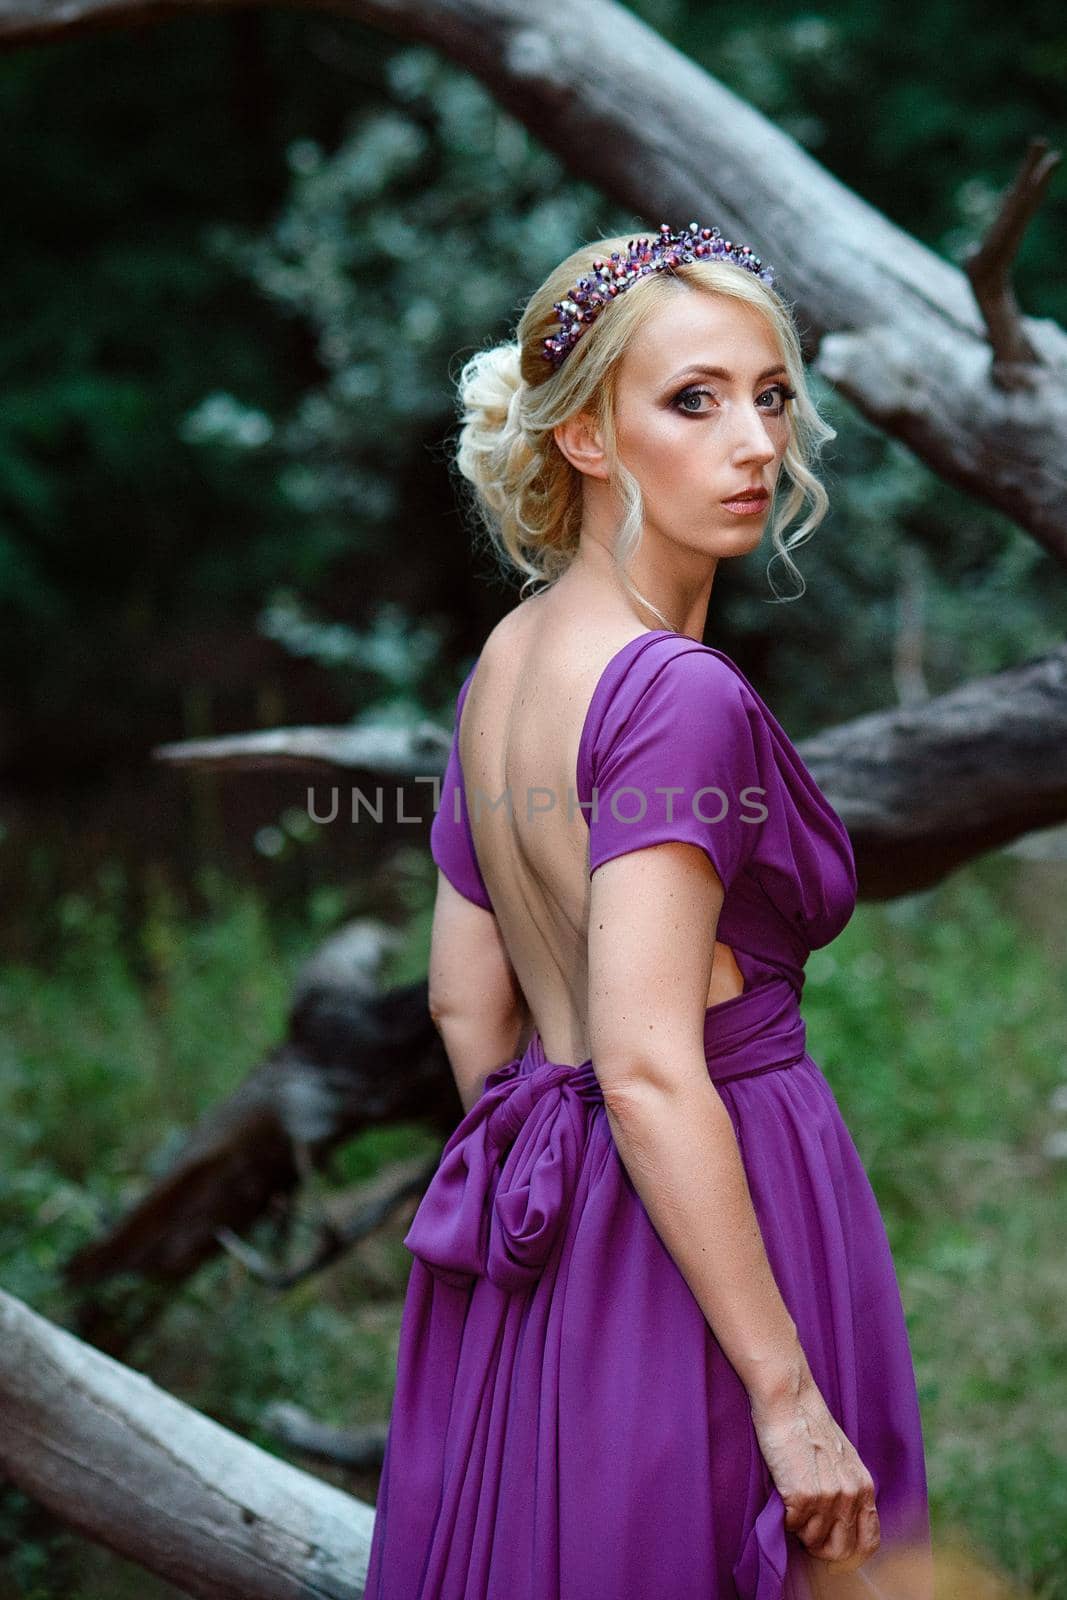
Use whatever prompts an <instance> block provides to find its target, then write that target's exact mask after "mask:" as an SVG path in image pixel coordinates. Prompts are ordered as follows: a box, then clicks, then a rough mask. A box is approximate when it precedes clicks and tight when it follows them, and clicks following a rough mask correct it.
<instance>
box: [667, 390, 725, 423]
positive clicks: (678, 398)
mask: <svg viewBox="0 0 1067 1600" xmlns="http://www.w3.org/2000/svg"><path fill="white" fill-rule="evenodd" d="M701 395H707V397H708V399H709V400H714V398H715V396H714V395H713V394H712V392H711V390H710V389H683V390H682V392H681V393H680V394H676V395H675V397H674V401H673V404H674V405H676V406H677V407H678V410H679V411H681V412H684V414H685V415H686V416H688V417H700V416H707V412H706V411H703V410H701V409H700V408H699V406H690V405H687V404H686V402H687V401H689V400H696V401H699V400H700V397H701Z"/></svg>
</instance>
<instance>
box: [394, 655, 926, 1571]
mask: <svg viewBox="0 0 1067 1600" xmlns="http://www.w3.org/2000/svg"><path fill="white" fill-rule="evenodd" d="M473 673H474V668H472V669H471V673H470V675H469V676H468V677H467V680H466V682H465V683H464V684H463V687H462V689H461V690H460V693H459V698H458V702H457V707H456V729H457V737H456V738H454V740H453V745H452V751H451V756H450V759H449V763H448V768H447V771H446V774H445V779H444V783H443V786H442V797H441V805H440V808H439V810H438V812H437V814H436V816H435V818H434V822H433V827H432V830H431V849H432V853H433V857H434V860H435V861H436V862H437V863H438V865H439V866H440V867H441V869H442V871H443V872H444V873H445V874H446V875H447V876H448V878H449V879H450V880H451V882H452V883H453V884H455V886H456V887H457V888H458V889H459V890H460V891H461V892H462V893H463V894H464V895H466V896H467V897H468V898H469V899H471V900H474V901H476V902H477V903H478V904H479V905H482V906H485V907H489V908H490V909H491V902H490V899H489V896H488V894H487V892H486V888H485V884H484V882H483V880H482V877H481V873H480V872H479V869H478V863H477V860H476V857H475V853H474V848H473V841H472V837H471V832H470V825H469V818H468V815H467V810H466V800H465V796H464V792H463V784H462V776H461V773H460V767H459V756H458V728H459V718H460V715H461V713H462V710H463V702H464V699H465V696H466V693H467V688H468V686H469V684H470V681H471V677H472V676H473ZM576 779H577V782H576V792H577V796H578V799H579V800H580V801H581V802H582V803H583V809H582V812H581V815H582V816H583V817H584V818H585V819H586V822H587V825H588V830H589V870H590V873H592V872H593V871H595V870H596V868H597V867H598V866H600V865H601V863H602V862H604V861H607V860H610V859H611V858H612V857H613V856H618V855H622V854H624V853H625V852H627V851H630V850H636V849H640V848H641V847H643V846H645V845H649V844H656V843H659V842H662V841H664V840H667V839H684V840H688V841H690V842H693V843H695V844H697V845H699V846H700V847H701V848H702V849H703V850H705V851H706V852H707V854H708V856H709V857H710V859H711V860H712V862H713V864H714V866H715V868H716V870H717V872H718V874H719V876H720V878H721V880H722V883H723V886H724V889H725V899H724V902H723V907H722V912H721V915H720V918H719V926H718V938H719V939H720V940H722V942H723V943H724V944H727V945H729V946H730V947H731V948H732V949H733V951H734V954H735V958H736V960H737V963H738V966H739V967H740V969H741V972H742V974H743V976H744V979H745V990H744V992H743V993H742V994H740V995H737V996H734V997H733V998H732V999H730V1000H727V1001H725V1002H724V1003H722V1004H719V1005H716V1006H713V1007H711V1008H710V1009H709V1010H708V1011H707V1014H706V1016H705V1021H704V1043H705V1055H706V1058H707V1062H708V1071H709V1073H710V1074H711V1077H712V1078H713V1080H714V1081H715V1084H716V1087H717V1089H718V1092H719V1094H720V1095H721V1097H722V1100H723V1102H724V1104H725V1105H726V1107H727V1110H728V1111H729V1114H730V1117H731V1120H732V1122H733V1126H734V1129H735V1132H736V1134H737V1139H738V1143H739V1148H740V1151H741V1155H742V1159H743V1162H744V1166H745V1170H746V1173H747V1176H748V1182H749V1187H750V1190H751V1194H752V1199H753V1203H754V1205H755V1210H756V1215H757V1217H758V1220H759V1223H760V1227H761V1231H762V1235H763V1239H764V1243H765V1246H766V1249H767V1253H768V1256H769V1258H770V1262H771V1266H772V1269H773V1271H774V1275H775V1278H776V1280H777V1282H778V1285H779V1288H780V1290H781V1293H782V1296H783V1298H784V1300H785V1302H786V1304H787V1306H788V1307H789V1310H790V1313H791V1315H792V1316H793V1318H794V1320H795V1322H796V1325H797V1329H798V1333H799V1336H800V1341H801V1344H802V1346H803V1348H804V1351H805V1354H806V1356H807V1359H808V1361H809V1363H810V1366H811V1369H812V1373H813V1375H814V1377H815V1380H816V1382H817V1384H818V1385H819V1388H820V1390H821V1392H822V1394H823V1396H824V1397H825V1399H826V1402H827V1404H828V1406H829V1407H830V1410H831V1411H832V1413H833V1415H834V1417H835V1418H836V1419H837V1421H838V1423H839V1425H840V1426H841V1428H842V1429H843V1430H844V1432H845V1433H846V1434H847V1435H848V1437H849V1438H850V1439H851V1440H852V1442H853V1444H854V1445H855V1446H856V1449H857V1450H858V1452H859V1454H860V1457H861V1459H862V1460H863V1462H864V1463H865V1465H866V1466H867V1468H868V1470H869V1471H870V1473H871V1475H872V1477H873V1479H874V1482H875V1486H876V1490H877V1502H876V1503H877V1506H878V1511H879V1517H880V1521H881V1533H882V1546H881V1549H880V1550H879V1552H878V1555H877V1557H876V1558H875V1559H874V1560H873V1561H869V1562H866V1563H864V1565H863V1566H862V1567H861V1568H860V1569H858V1572H857V1573H856V1574H853V1575H852V1577H851V1579H849V1578H847V1577H843V1576H841V1577H838V1576H832V1575H831V1576H830V1577H829V1579H828V1587H827V1590H826V1592H827V1594H830V1595H834V1596H836V1595H838V1594H839V1593H840V1595H841V1596H842V1600H845V1597H846V1596H847V1597H849V1600H851V1596H852V1595H853V1594H855V1595H861V1596H862V1595H873V1596H884V1597H885V1600H930V1596H931V1594H932V1583H931V1574H930V1570H929V1555H930V1549H929V1516H928V1508H927V1485H926V1471H925V1462H924V1455H923V1439H922V1430H921V1424H920V1415H919V1406H918V1399H917V1394H916V1386H915V1377H914V1371H913V1367H912V1362H911V1354H910V1349H909V1344H908V1336H907V1331H906V1327H905V1321H904V1314H903V1309H902V1305H901V1299H900V1292H899V1288H898V1284H897V1280H896V1276H895V1271H894V1267H893V1261H892V1257H891V1255H890V1248H889V1242H888V1239H887V1236H886V1232H885V1227H884V1224H883V1222H882V1218H881V1215H880V1213H879V1210H878V1205H877V1202H876V1199H875V1196H874V1193H873V1191H872V1189H871V1186H870V1182H869V1180H868V1178H867V1174H866V1172H865V1170H864V1168H863V1165H862V1163H861V1160H860V1157H859V1154H858V1152H857V1150H856V1147H855V1145H854V1143H853V1141H852V1138H851V1136H850V1134H849V1132H848V1129H847V1127H846V1126H845V1123H844V1121H843V1120H842V1116H841V1112H840V1110H839V1108H838V1105H837V1102H836V1100H835V1099H834V1095H833V1092H832V1090H831V1088H830V1085H829V1083H828V1082H827V1080H826V1078H825V1077H824V1076H823V1074H822V1072H821V1070H820V1068H819V1067H818V1065H817V1064H816V1062H815V1061H814V1060H813V1059H812V1057H811V1056H810V1055H809V1054H808V1053H807V1051H806V1049H805V1025H804V1022H803V1020H802V1018H801V1015H800V1010H799V999H800V994H801V990H802V988H803V983H804V963H805V961H806V959H807V957H808V954H809V952H810V951H811V950H813V949H816V948H818V947H819V946H821V945H825V944H827V943H829V941H830V940H831V939H833V938H835V937H836V936H837V934H839V933H840V932H841V930H842V928H843V927H844V926H845V924H846V923H847V922H848V920H849V918H850V917H851V915H852V912H853V909H854V906H855V901H856V873H855V862H854V859H853V854H852V848H851V845H850V843H849V839H848V835H847V833H846V831H845V827H844V824H843V823H842V822H841V819H840V818H839V817H838V815H837V813H836V812H835V811H834V810H833V809H832V808H831V806H830V805H829V803H828V802H827V800H826V798H825V797H824V796H823V794H822V793H821V791H820V790H819V789H818V787H817V786H816V784H815V781H814V779H813V778H812V776H811V774H810V772H809V771H808V769H807V768H806V767H805V766H804V764H803V762H802V761H801V759H800V756H799V755H798V753H797V751H796V750H795V749H794V747H793V745H792V744H791V743H790V741H789V739H788V738H787V736H786V734H785V733H784V732H783V730H782V728H781V727H780V726H779V724H778V722H777V721H776V720H775V718H774V717H773V716H772V714H771V712H770V711H769V710H768V709H767V707H766V706H765V705H764V703H763V701H762V700H761V698H760V696H759V695H758V694H757V693H756V691H755V690H754V689H753V688H752V686H751V684H750V683H749V682H748V680H747V679H746V678H745V677H744V676H743V674H742V673H741V672H740V670H739V669H738V668H737V667H736V666H734V664H733V663H732V662H731V661H730V660H729V659H728V658H727V657H726V656H724V655H723V654H722V653H721V652H720V651H718V650H714V649H712V648H710V647H709V646H706V645H703V644H699V643H697V642H696V641H695V640H692V639H689V638H687V637H685V636H683V635H678V634H674V633H670V632H668V631H666V630H663V629H657V630H654V631H652V632H650V633H646V634H641V635H639V636H638V637H637V638H636V639H632V640H630V641H629V643H627V644H625V645H624V646H623V647H622V649H621V650H619V651H618V652H617V653H616V654H615V655H614V656H613V657H612V658H611V660H610V661H609V662H608V664H607V666H606V668H605V669H604V671H603V673H602V674H601V677H600V679H599V681H598V683H597V686H596V689H595V691H594V694H593V697H592V700H591V702H590V705H589V709H588V712H587V714H586V719H585V724H584V727H583V730H582V735H581V743H580V748H579V755H578V769H577V773H576ZM668 787H669V788H670V789H672V790H673V791H674V792H673V793H672V794H671V795H667V794H666V793H665V792H664V790H665V788H668ZM709 788H710V789H711V790H712V792H710V793H708V792H707V791H708V790H709ZM746 789H747V790H748V791H749V792H748V793H747V794H746V793H744V791H745V790H746ZM594 790H595V791H596V798H597V804H596V807H595V809H594V808H593V807H592V805H591V802H592V800H593V794H594ZM633 790H637V791H638V793H637V794H636V795H635V794H634V793H633V792H629V793H624V792H623V791H633ZM697 790H704V791H705V793H704V794H703V795H701V796H699V797H696V798H695V799H694V798H693V797H694V796H695V795H696V791H697ZM657 791H659V792H657ZM753 791H755V792H753ZM723 797H725V799H726V802H727V805H726V814H725V815H724V816H723V817H722V819H721V820H718V821H712V820H711V819H712V818H715V817H717V815H718V813H719V812H720V811H722V810H723ZM762 808H765V810H764V809H762ZM705 819H707V820H705ZM754 819H755V820H754ZM404 1243H405V1244H406V1246H407V1248H408V1249H409V1250H410V1251H411V1252H412V1255H413V1258H414V1259H413V1262H412V1268H411V1274H410V1278H409V1282H408V1287H407V1295H406V1299H405V1304H404V1311H403V1318H402V1323H401V1330H400V1344H399V1352H398V1359H397V1374H396V1391H395V1398H394V1402H393V1408H392V1414H391V1418H390V1425H389V1432H388V1437H387V1443H386V1451H385V1459H384V1463H383V1468H382V1475H381V1483H380V1488H379V1494H378V1505H377V1515H376V1521H375V1527H374V1536H373V1543H372V1547H371V1554H370V1567H369V1573H368V1578H367V1586H366V1591H365V1592H366V1595H367V1597H368V1600H736V1597H741V1600H793V1597H807V1596H809V1595H810V1594H812V1593H813V1592H815V1591H813V1590H812V1589H811V1588H809V1582H810V1579H809V1578H808V1577H807V1576H806V1574H808V1573H809V1572H810V1570H811V1569H812V1568H818V1569H820V1570H821V1571H822V1572H825V1563H821V1562H819V1563H815V1562H811V1560H810V1558H808V1557H807V1556H806V1554H805V1551H804V1547H803V1546H802V1545H801V1543H800V1541H799V1540H798V1539H797V1537H796V1535H795V1534H793V1533H789V1532H787V1531H786V1528H785V1522H784V1518H785V1508H784V1505H783V1502H782V1499H781V1496H780V1495H779V1493H778V1491H777V1489H776V1488H775V1487H774V1484H773V1482H772V1479H771V1477H770V1474H769V1472H768V1470H767V1467H766V1465H765V1463H764V1461H763V1457H762V1455H761V1453H760V1450H759V1447H758V1443H757V1440H756V1435H755V1431H754V1429H753V1426H752V1422H751V1417H750V1412H749V1402H748V1396H747V1394H746V1392H745V1389H744V1387H743V1385H742V1384H741V1382H740V1380H739V1378H738V1377H737V1374H736V1373H735V1371H734V1369H733V1367H732V1366H731V1365H730V1363H729V1361H728V1360H727V1358H726V1356H725V1355H724V1354H723V1351H722V1349H721V1347H720V1345H719V1343H718V1341H717V1339H716V1338H715V1336H714V1334H713V1333H712V1332H711V1329H710V1328H709V1326H708V1323H707V1321H706V1320H705V1318H704V1316H703V1314H702V1312H701V1310H700V1308H699V1306H698V1304H697V1301H696V1299H695V1298H694V1296H693V1294H692V1291H691V1290H690V1289H689V1286H688V1284H687V1283H686V1281H685V1279H684V1278H683V1276H682V1274H681V1272H680V1271H679V1269H678V1267H677V1266H676V1264H675V1262H674V1260H673V1258H672V1257H671V1255H670V1254H669V1253H668V1251H667V1249H666V1247H665V1246H664V1244H663V1243H662V1241H661V1239H660V1238H659V1235H658V1234H657V1233H656V1231H655V1229H654V1227H653V1226H652V1223H651V1220H650V1218H649V1216H648V1213H647V1211H646V1210H645V1208H644V1205H643V1204H642V1201H641V1199H640V1197H639V1196H638V1194H637V1191H636V1190H635V1188H634V1187H633V1184H632V1182H631V1181H630V1178H629V1175H628V1173H627V1171H626V1169H625V1167H624V1166H623V1164H622V1162H621V1160H620V1159H619V1156H618V1153H617V1151H616V1148H615V1144H614V1141H613V1139H612V1135H611V1131H610V1128H609V1125H608V1121H607V1114H606V1112H605V1109H604V1104H603V1099H602V1096H601V1094H600V1091H599V1088H598V1083H597V1077H596V1073H595V1071H594V1068H593V1064H592V1062H591V1061H585V1062H583V1063H582V1064H581V1065H572V1064H562V1063H556V1062H552V1061H549V1060H547V1059H546V1057H545V1052H544V1047H543V1045H542V1043H541V1039H540V1036H539V1035H538V1034H537V1033H536V1032H535V1033H534V1034H533V1036H532V1038H531V1040H530V1043H529V1045H528V1047H527V1049H526V1051H525V1053H524V1054H523V1056H522V1057H521V1059H516V1060H514V1061H510V1062H508V1063H507V1064H506V1065H505V1066H502V1067H499V1068H498V1069H497V1070H496V1071H494V1072H491V1073H490V1074H489V1076H488V1078H487V1079H486V1082H485V1087H484V1090H483V1092H482V1094H481V1096H480V1098H479V1099H478V1101H477V1102H476V1103H475V1105H474V1106H472V1108H471V1110H470V1111H469V1112H468V1113H467V1115H466V1116H465V1117H464V1118H463V1120H462V1121H461V1122H460V1123H459V1125H458V1127H457V1128H456V1129H455V1131H454V1133H453V1134H452V1136H451V1138H450V1139H449V1140H448V1143H447V1144H446V1145H445V1148H444V1151H443V1153H442V1156H441V1160H440V1163H439V1165H438V1168H437V1170H436V1172H435V1174H434V1177H433V1179H432V1181H431V1183H430V1185H429V1187H428V1189H427V1191H426V1193H425V1195H424V1197H423V1199H422V1201H421V1203H420V1205H419V1207H418V1210H417V1211H416V1213H415V1216H414V1219H413V1221H412V1223H411V1226H410V1229H409V1231H408V1233H407V1235H406V1237H405V1240H404ZM898 1548H899V1549H900V1550H901V1551H903V1550H904V1549H905V1548H906V1549H907V1550H908V1551H909V1552H910V1556H909V1565H908V1573H909V1577H908V1580H907V1582H906V1583H905V1582H904V1580H902V1579H897V1580H894V1579H893V1578H892V1576H891V1574H890V1569H889V1568H888V1567H886V1568H884V1569H883V1568H880V1567H879V1566H878V1565H877V1564H878V1563H880V1562H881V1561H882V1559H883V1558H884V1557H886V1556H887V1555H889V1554H890V1553H892V1552H894V1551H895V1550H897V1549H898ZM896 1570H898V1569H896V1568H894V1569H893V1571H896ZM882 1571H884V1572H885V1574H886V1576H885V1577H884V1578H883V1577H882V1576H878V1577H876V1578H875V1580H874V1581H872V1575H874V1574H877V1573H879V1572H882ZM857 1580H860V1581H859V1582H858V1583H857ZM850 1584H852V1585H853V1587H850V1586H849V1585H850ZM835 1585H836V1586H837V1587H835Z"/></svg>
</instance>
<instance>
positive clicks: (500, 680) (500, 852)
mask: <svg viewBox="0 0 1067 1600" xmlns="http://www.w3.org/2000/svg"><path fill="white" fill-rule="evenodd" d="M551 599H552V597H551V596H550V595H539V596H535V597H534V598H533V599H531V600H527V601H525V602H524V603H523V604H521V605H520V606H518V607H516V609H515V610H514V611H512V612H510V613H509V614H508V615H507V616H506V617H504V618H503V619H502V620H501V621H500V622H499V623H498V624H497V626H496V627H495V628H494V629H493V631H492V633H491V634H490V635H489V637H488V639H487V640H486V643H485V646H484V648H483V650H482V653H481V656H480V657H479V660H478V665H477V668H476V670H475V673H474V676H473V677H472V679H471V683H470V687H469V689H468V692H467V697H466V700H465V701H464V705H463V714H462V718H461V724H460V730H459V756H460V765H461V766H462V769H463V779H464V786H465V789H466V793H467V803H468V811H469V815H470V826H471V833H472V835H473V838H474V844H475V851H476V854H477V857H478V861H479V864H480V867H481V870H482V875H483V877H484V879H485V881H486V884H487V885H488V886H489V889H490V893H491V897H492V902H493V909H494V911H495V913H496V916H497V921H498V923H499V925H500V931H501V935H502V937H503V940H504V944H505V946H506V948H507V951H508V955H509V957H510V960H511V963H512V966H513V967H514V969H515V974H516V977H517V978H518V981H519V984H520V986H521V988H522V991H523V993H524V994H525V996H526V998H527V1001H528V1002H529V1005H530V1010H531V1012H532V1015H533V1020H534V1024H535V1026H536V1027H537V1030H538V1032H539V1033H540V1035H541V1038H542V1040H543V1042H544V1045H545V1049H546V1051H547V1053H548V1055H549V1057H550V1059H552V1060H554V1061H565V1062H574V1063H577V1062H581V1061H585V1060H587V1059H588V1058H589V1053H590V1052H589V1045H588V1038H587V1022H586V1016H587V990H588V965H587V949H588V913H589V873H588V855H587V849H588V828H587V825H586V821H585V817H584V815H583V813H582V811H581V809H580V808H579V806H578V796H577V776H576V774H577V762H578V749H579V743H580V741H581V736H582V730H583V727H584V725H585V719H586V714H587V712H588V710H589V704H590V701H591V699H592V697H593V693H594V691H595V689H596V686H597V683H598V681H599V679H600V677H601V675H602V673H603V671H604V668H605V667H606V665H607V664H608V662H609V661H610V660H611V658H612V657H613V656H614V655H615V654H616V653H617V651H618V650H619V649H621V647H622V646H623V645H625V644H626V643H627V642H628V641H629V640H630V639H632V638H635V637H637V636H639V635H640V634H642V633H644V632H646V631H648V630H646V629H642V628H633V627H632V626H631V628H630V631H629V632H627V633H623V634H619V633H618V632H617V627H616V630H615V631H613V629H612V626H611V624H610V623H608V624H604V625H599V626H598V624H597V622H596V621H595V620H594V621H591V622H590V623H589V624H588V625H584V624H583V625H581V626H579V625H577V624H576V622H575V620H574V618H573V616H571V615H567V614H564V613H562V612H558V611H557V608H555V607H553V605H552V604H551ZM509 797H510V804H509ZM743 986H744V981H743V978H742V975H741V972H740V969H739V968H738V966H737V963H736V962H735V960H734V957H733V954H732V952H731V951H730V949H729V947H728V946H726V945H723V944H719V943H718V942H716V944H715V959H714V965H713V970H712V976H711V983H710V986H709V989H708V998H707V1005H708V1006H709V1007H710V1006H713V1005H717V1004H719V1003H720V1002H721V1001H723V1000H729V999H732V998H733V997H734V996H735V995H737V994H740V993H741V991H742V989H743Z"/></svg>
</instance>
